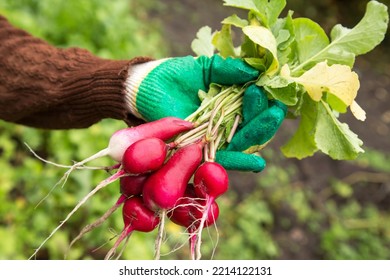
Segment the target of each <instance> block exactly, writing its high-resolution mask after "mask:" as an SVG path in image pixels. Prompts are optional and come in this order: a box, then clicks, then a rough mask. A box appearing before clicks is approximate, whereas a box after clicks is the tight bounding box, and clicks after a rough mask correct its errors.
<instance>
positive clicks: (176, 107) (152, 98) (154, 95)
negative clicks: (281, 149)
mask: <svg viewBox="0 0 390 280" xmlns="http://www.w3.org/2000/svg"><path fill="white" fill-rule="evenodd" d="M258 76H259V71H257V70H256V69H254V68H252V67H250V66H249V65H248V64H246V63H245V62H244V61H242V60H241V59H234V58H226V59H224V58H222V57H220V56H219V55H214V56H212V57H206V56H201V57H198V58H194V57H192V56H186V57H178V58H168V59H161V60H155V61H151V62H146V63H142V64H138V65H134V66H132V67H131V68H130V70H129V78H128V80H127V82H126V83H127V85H126V86H127V95H126V98H127V104H128V106H129V107H130V110H131V112H132V114H133V115H135V116H137V117H139V118H142V119H144V120H145V121H154V120H157V119H160V118H163V117H167V116H175V117H179V118H182V119H184V118H186V117H187V116H189V115H190V114H191V113H193V112H194V111H195V110H196V109H197V108H198V107H199V105H200V100H199V98H198V90H199V89H201V90H203V91H205V92H207V91H208V88H209V86H210V84H211V83H217V84H221V85H227V86H229V85H233V84H238V85H239V84H245V83H246V82H249V81H253V80H255V79H257V77H258ZM275 104H278V105H275ZM275 104H270V105H269V104H268V99H267V97H266V95H265V94H264V92H262V91H261V90H260V88H258V87H257V86H255V85H252V86H250V87H248V89H247V90H246V92H245V94H244V103H243V109H244V110H243V123H242V124H241V126H240V129H239V130H238V132H237V133H236V135H235V136H234V137H233V139H232V142H231V143H230V144H229V146H228V147H227V149H226V150H224V151H219V152H217V155H216V161H217V162H219V163H221V164H222V165H223V166H224V167H225V168H226V169H229V170H241V171H255V172H259V171H261V170H262V169H264V167H265V161H264V160H263V159H262V158H261V157H259V156H257V155H254V154H246V153H242V151H245V150H247V149H249V148H251V147H253V146H257V145H262V144H264V143H266V142H267V141H269V140H270V139H271V138H272V137H273V135H274V133H275V132H276V130H277V129H278V128H279V126H280V124H281V122H282V120H283V119H284V116H285V108H283V106H282V105H283V104H279V103H275ZM252 119H253V120H252ZM252 149H253V148H252Z"/></svg>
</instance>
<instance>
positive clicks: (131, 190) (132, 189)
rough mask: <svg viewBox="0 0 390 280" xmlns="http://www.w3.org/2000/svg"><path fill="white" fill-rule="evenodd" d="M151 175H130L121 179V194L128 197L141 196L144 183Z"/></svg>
mask: <svg viewBox="0 0 390 280" xmlns="http://www.w3.org/2000/svg"><path fill="white" fill-rule="evenodd" d="M148 176H149V174H141V175H128V176H124V177H121V178H120V179H119V184H120V192H121V194H123V195H125V196H126V197H130V196H133V195H141V194H142V188H143V187H144V183H145V181H146V179H147V178H148Z"/></svg>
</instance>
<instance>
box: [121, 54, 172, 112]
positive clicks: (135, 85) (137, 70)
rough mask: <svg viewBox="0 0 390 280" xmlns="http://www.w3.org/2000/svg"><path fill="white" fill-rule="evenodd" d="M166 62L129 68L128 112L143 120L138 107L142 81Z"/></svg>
mask: <svg viewBox="0 0 390 280" xmlns="http://www.w3.org/2000/svg"><path fill="white" fill-rule="evenodd" d="M165 60H167V58H165V59H159V60H152V61H148V62H145V63H140V64H135V65H131V66H130V67H129V71H128V74H127V78H126V80H125V102H126V106H127V108H128V110H129V111H130V112H131V114H133V115H134V116H136V117H138V118H141V119H143V117H142V116H141V115H140V113H139V112H138V110H137V107H136V102H137V94H138V89H139V87H140V85H141V83H142V81H143V80H144V79H145V77H146V76H147V75H148V74H149V73H150V72H151V71H152V70H153V69H154V68H156V67H157V66H158V65H160V64H161V63H162V62H164V61H165Z"/></svg>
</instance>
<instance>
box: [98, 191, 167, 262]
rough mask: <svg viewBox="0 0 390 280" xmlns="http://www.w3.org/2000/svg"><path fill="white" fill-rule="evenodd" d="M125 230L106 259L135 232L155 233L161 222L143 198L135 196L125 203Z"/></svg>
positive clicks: (123, 211)
mask: <svg viewBox="0 0 390 280" xmlns="http://www.w3.org/2000/svg"><path fill="white" fill-rule="evenodd" d="M122 217H123V223H124V228H123V230H122V233H121V235H120V236H119V238H118V239H117V241H116V242H115V244H114V246H113V247H112V248H111V250H110V251H109V252H108V253H107V255H106V257H105V259H109V258H110V257H111V256H112V255H113V253H114V251H115V250H116V248H118V246H119V245H120V243H121V242H122V241H123V239H125V238H126V237H127V236H129V235H130V234H131V233H132V232H133V231H135V230H136V231H142V232H150V231H153V230H154V229H155V228H156V227H157V225H158V224H159V222H160V220H159V217H158V216H156V214H155V212H153V211H151V210H150V209H148V208H147V207H146V206H145V205H144V202H143V200H142V198H141V197H138V196H133V197H131V198H129V199H127V200H126V201H125V203H124V204H123V209H122Z"/></svg>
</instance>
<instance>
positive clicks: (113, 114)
mask: <svg viewBox="0 0 390 280" xmlns="http://www.w3.org/2000/svg"><path fill="white" fill-rule="evenodd" d="M149 60H150V59H149V58H144V57H138V58H135V59H132V60H110V59H102V58H99V57H96V56H94V55H93V54H91V53H90V52H88V51H86V50H84V49H80V48H56V47H54V46H51V45H49V44H48V43H47V42H45V41H44V40H41V39H39V38H36V37H33V36H31V35H30V34H28V33H27V32H25V31H23V30H21V29H18V28H16V27H14V26H12V25H11V24H10V23H9V22H8V21H7V20H6V19H5V18H4V17H2V16H0V119H3V120H5V121H9V122H14V123H18V124H23V125H27V126H33V127H39V128H46V129H68V128H85V127H88V126H90V125H92V124H94V123H96V122H98V121H100V120H101V119H104V118H113V119H120V120H124V121H125V122H127V123H128V124H129V125H131V124H137V123H139V121H140V120H138V119H136V118H135V117H134V116H132V115H131V114H129V110H128V108H126V102H125V101H124V83H125V80H126V78H127V75H128V69H129V67H130V66H131V65H132V64H136V63H141V62H145V61H149Z"/></svg>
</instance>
